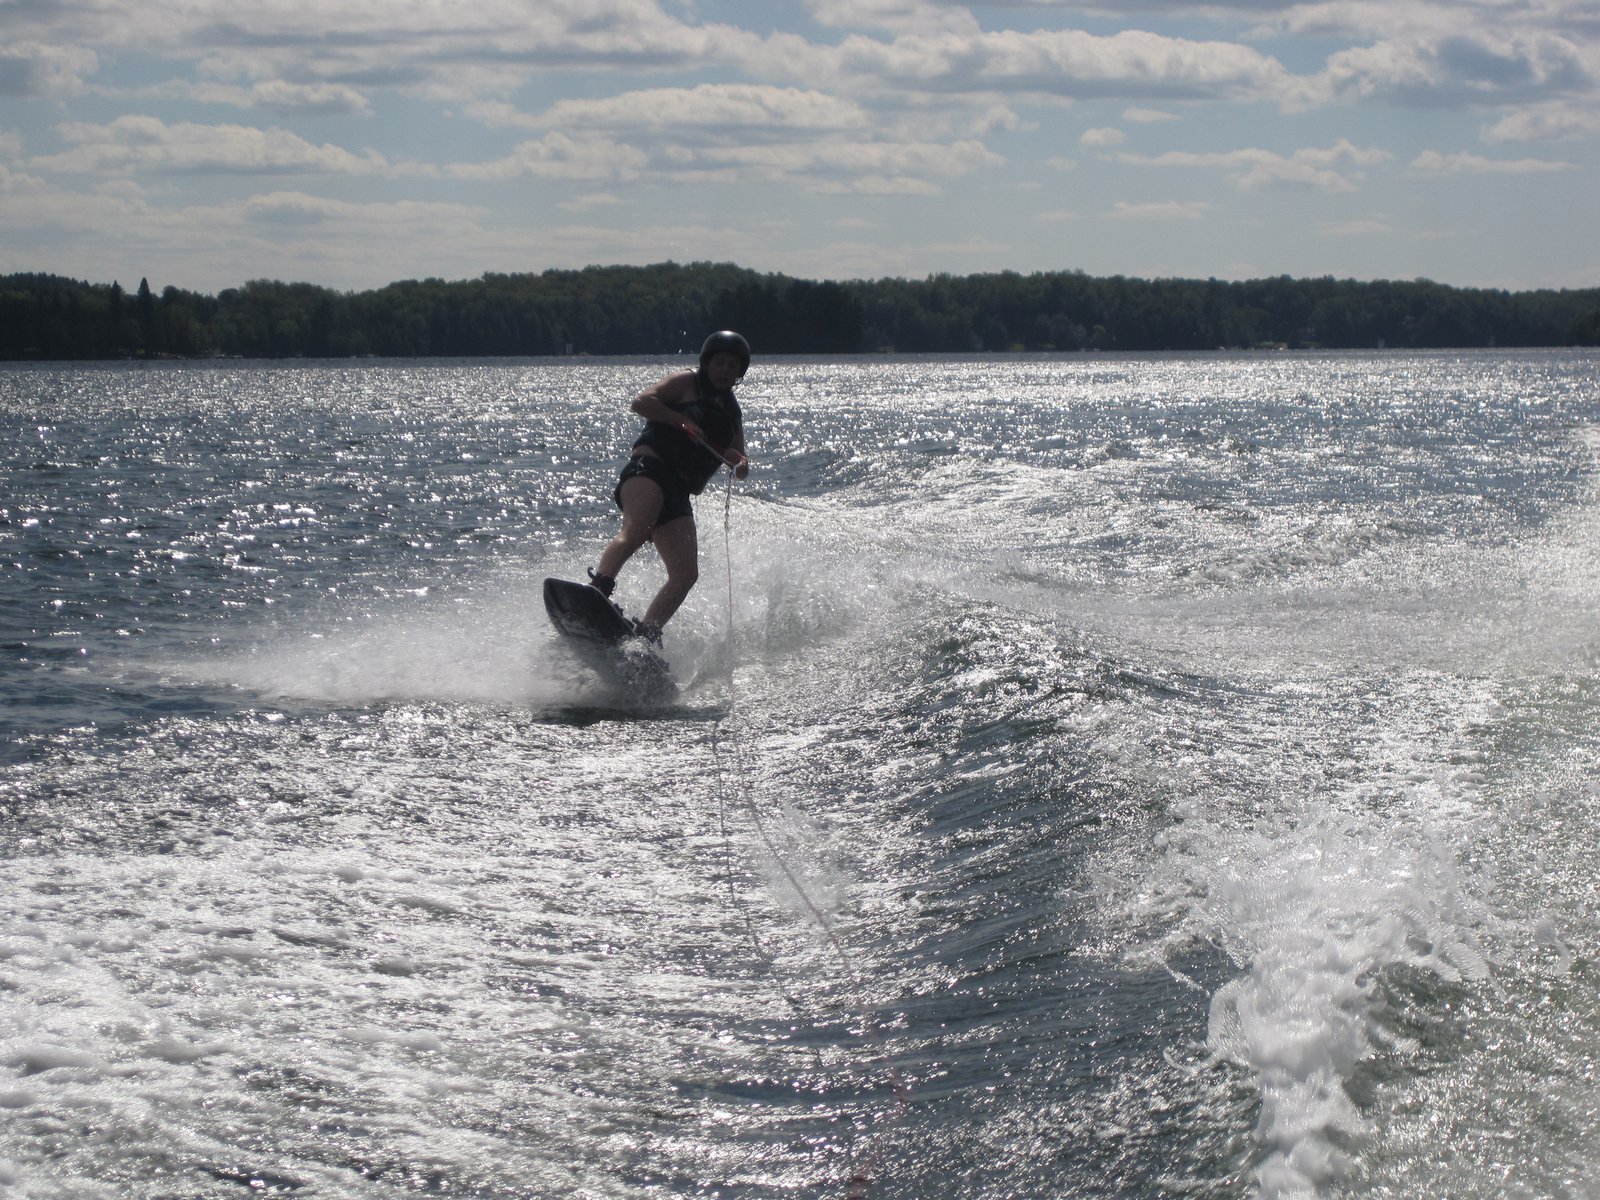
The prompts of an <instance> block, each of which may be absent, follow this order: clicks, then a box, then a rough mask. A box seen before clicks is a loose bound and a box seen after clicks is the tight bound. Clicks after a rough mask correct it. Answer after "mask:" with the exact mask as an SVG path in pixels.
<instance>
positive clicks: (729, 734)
mask: <svg viewBox="0 0 1600 1200" xmlns="http://www.w3.org/2000/svg"><path fill="white" fill-rule="evenodd" d="M698 440H701V441H702V444H706V445H707V448H708V449H711V448H712V447H710V445H709V444H708V443H704V441H703V439H698ZM733 479H734V476H733V471H732V469H731V468H730V469H729V471H728V486H727V490H726V491H725V493H724V495H723V502H722V542H723V554H722V558H723V567H724V572H725V581H724V582H725V588H726V595H727V635H726V636H727V642H726V646H725V656H726V659H727V664H728V678H727V688H728V707H727V712H726V714H725V715H724V716H723V717H722V718H721V719H719V720H718V721H717V722H716V723H715V725H714V726H713V727H712V729H713V732H712V757H713V759H714V761H715V762H716V764H717V772H716V778H717V818H718V822H719V824H720V826H721V830H722V845H723V855H724V859H725V875H726V878H727V881H728V896H729V900H730V902H731V903H733V904H734V905H735V906H736V907H738V909H739V910H740V912H741V913H742V914H743V916H744V923H745V929H746V930H747V932H748V933H749V935H750V940H751V943H752V945H753V946H754V948H755V952H756V956H757V957H758V958H759V959H761V960H762V961H764V962H765V963H766V964H767V965H768V967H769V968H770V969H772V970H773V972H774V973H776V971H777V963H776V961H775V959H774V958H773V956H772V955H770V954H768V953H767V951H766V950H765V949H764V948H763V947H762V945H761V939H760V937H759V935H758V934H757V933H756V929H755V924H754V922H753V921H752V919H751V916H750V912H749V909H748V906H747V905H745V904H744V903H743V902H742V901H741V900H740V898H739V894H738V890H737V888H736V887H735V885H734V852H733V838H732V834H731V832H730V826H729V820H728V809H729V806H730V800H731V799H734V798H736V799H737V800H738V801H739V802H740V803H741V804H742V807H743V809H744V812H745V813H746V815H747V816H748V817H749V820H750V827H751V828H752V829H753V830H754V831H755V833H756V837H757V838H758V839H759V841H760V842H761V845H762V846H763V847H764V848H765V849H766V852H767V854H768V855H770V856H771V859H772V861H773V863H774V864H776V866H777V868H778V870H779V872H780V873H781V874H782V876H783V879H784V881H785V882H786V883H787V884H788V885H789V887H790V888H791V889H792V890H793V892H794V894H795V896H797V897H798V898H799V900H800V904H801V907H802V908H804V910H805V912H806V914H807V915H808V916H809V917H810V919H811V921H812V922H813V923H814V924H815V925H816V927H817V930H818V931H819V932H820V934H821V935H822V939H823V940H824V941H825V942H826V943H827V945H828V947H829V949H830V950H831V951H832V952H833V955H834V957H835V958H836V959H837V960H838V963H839V967H840V970H841V972H842V973H843V977H844V980H845V982H846V984H847V985H848V986H849V989H850V992H851V995H852V1002H853V1004H854V1007H855V1009H856V1014H857V1017H858V1019H859V1021H860V1025H861V1033H862V1036H863V1037H864V1038H866V1039H867V1041H868V1042H870V1043H871V1045H872V1047H873V1050H874V1052H875V1057H876V1061H877V1065H878V1066H879V1067H880V1068H881V1069H882V1071H883V1073H884V1075H885V1077H886V1078H887V1079H888V1082H889V1086H890V1089H891V1090H892V1091H893V1093H894V1098H895V1114H896V1116H903V1115H904V1114H905V1112H906V1110H907V1108H908V1107H909V1105H910V1102H911V1092H910V1089H909V1088H908V1087H907V1086H906V1083H905V1080H904V1078H903V1076H902V1075H901V1072H900V1068H899V1066H898V1065H897V1064H896V1062H895V1060H894V1057H893V1055H892V1054H891V1053H890V1051H889V1049H888V1047H887V1046H886V1045H885V1043H884V1040H883V1036H882V1034H881V1032H880V1031H879V1029H878V1025H877V1022H876V1021H875V1020H874V1019H873V1016H872V1013H871V1012H870V1011H869V1009H868V1007H867V1004H866V1000H865V997H866V988H865V985H864V981H863V979H862V976H861V973H860V971H859V970H858V969H857V967H856V962H855V959H854V957H853V956H852V955H851V953H850V950H849V948H848V947H846V946H845V944H844V942H843V941H842V940H840V938H839V936H838V934H837V933H836V932H835V931H834V928H833V922H832V921H831V920H830V919H829V917H828V914H827V913H826V912H824V911H823V910H822V907H821V906H820V905H819V904H818V903H817V902H816V900H815V899H813V898H812V895H811V893H810V891H809V890H808V889H807V888H806V886H805V882H804V881H803V880H802V879H801V878H800V875H799V873H798V872H797V871H796V870H795V869H794V867H793V866H792V865H791V864H790V862H789V860H788V857H787V856H786V855H785V854H784V852H783V850H782V848H781V847H780V846H779V845H778V843H777V840H776V839H775V838H774V837H773V836H772V833H771V831H770V830H769V829H768V827H767V823H766V821H765V820H764V819H763V818H762V815H761V809H760V807H759V806H758V805H757V804H756V802H755V797H754V796H753V795H752V793H751V789H750V773H749V770H748V768H747V766H746V762H745V753H744V744H743V742H742V740H741V739H740V736H739V720H738V718H739V696H738V689H737V684H736V682H735V679H734V662H735V657H736V655H735V650H736V647H735V633H736V630H735V625H734V598H733ZM724 727H726V739H725V740H726V741H727V744H728V746H729V748H730V750H731V757H732V770H731V773H732V775H733V779H734V783H733V787H732V788H731V789H730V788H729V787H728V785H727V783H726V780H725V778H724V774H723V769H722V758H723V756H722V754H721V753H720V752H719V743H720V742H721V741H723V740H724V739H723V736H722V733H723V729H724ZM784 998H785V999H786V1000H787V1001H788V1003H789V1004H790V1006H791V1007H792V1008H795V1009H796V1010H797V1011H799V1012H801V1013H802V1015H807V1016H808V1019H812V1018H811V1017H810V1015H809V1014H805V1013H804V1009H803V1006H801V1005H800V1004H799V1003H798V1002H797V1001H796V1000H795V998H794V997H793V996H792V995H791V994H790V993H789V991H788V989H787V988H784ZM878 1158H879V1150H878V1148H877V1147H876V1146H871V1147H869V1149H868V1150H867V1151H866V1152H865V1153H864V1154H863V1153H860V1152H858V1153H857V1155H856V1161H855V1163H854V1164H853V1169H852V1170H851V1173H850V1177H849V1181H848V1182H849V1190H848V1192H847V1193H846V1200H867V1189H868V1187H869V1186H870V1184H871V1181H872V1177H873V1175H874V1174H876V1168H877V1163H878Z"/></svg>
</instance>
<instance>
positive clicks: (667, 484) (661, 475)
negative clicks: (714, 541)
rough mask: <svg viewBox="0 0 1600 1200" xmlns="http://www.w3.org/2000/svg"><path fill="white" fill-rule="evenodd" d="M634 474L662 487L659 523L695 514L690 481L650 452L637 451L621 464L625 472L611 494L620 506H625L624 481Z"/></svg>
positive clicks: (657, 519) (657, 522)
mask: <svg viewBox="0 0 1600 1200" xmlns="http://www.w3.org/2000/svg"><path fill="white" fill-rule="evenodd" d="M635 475H643V476H644V477H645V478H646V479H648V480H650V482H651V483H653V484H655V485H656V486H657V487H659V488H660V489H661V515H660V516H658V517H657V518H656V524H657V525H665V524H666V523H667V522H668V521H676V520H677V519H678V518H679V517H692V516H694V509H692V508H691V507H689V485H688V484H687V483H686V482H684V478H683V476H682V475H679V474H678V472H677V471H675V470H673V469H672V467H671V466H669V465H668V464H667V461H666V460H665V459H662V458H657V457H655V456H654V455H651V454H638V455H635V456H634V457H633V458H630V459H629V460H628V465H627V466H625V467H623V468H622V476H621V478H619V479H618V480H617V490H616V491H614V492H612V493H611V498H612V499H613V500H615V501H616V502H617V507H618V508H621V507H622V485H623V484H625V483H627V482H628V480H630V479H632V478H633V477H634V476H635Z"/></svg>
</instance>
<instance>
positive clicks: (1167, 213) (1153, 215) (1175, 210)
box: [1106, 200, 1212, 221]
mask: <svg viewBox="0 0 1600 1200" xmlns="http://www.w3.org/2000/svg"><path fill="white" fill-rule="evenodd" d="M1211 209H1212V205H1210V204H1207V203H1206V202H1205V201H1203V200H1158V201H1150V202H1146V203H1132V202H1130V201H1127V200H1118V201H1117V202H1116V203H1115V204H1113V205H1112V206H1111V211H1110V212H1109V213H1107V214H1106V215H1107V216H1109V217H1111V218H1112V219H1113V220H1117V221H1198V220H1200V219H1201V218H1202V217H1204V216H1205V215H1206V214H1207V213H1208V212H1210V211H1211Z"/></svg>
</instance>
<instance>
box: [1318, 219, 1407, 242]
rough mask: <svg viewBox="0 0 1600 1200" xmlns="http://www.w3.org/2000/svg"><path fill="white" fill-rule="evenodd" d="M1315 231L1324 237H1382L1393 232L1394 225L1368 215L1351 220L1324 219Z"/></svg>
mask: <svg viewBox="0 0 1600 1200" xmlns="http://www.w3.org/2000/svg"><path fill="white" fill-rule="evenodd" d="M1317 232H1318V233H1320V234H1322V235H1323V236H1324V237H1355V238H1365V237H1384V236H1387V235H1388V234H1391V233H1393V232H1394V227H1393V226H1392V225H1390V224H1389V223H1388V222H1387V221H1381V220H1378V219H1377V218H1375V217H1369V218H1365V219H1357V220H1353V221H1324V222H1322V223H1321V224H1320V225H1318V226H1317Z"/></svg>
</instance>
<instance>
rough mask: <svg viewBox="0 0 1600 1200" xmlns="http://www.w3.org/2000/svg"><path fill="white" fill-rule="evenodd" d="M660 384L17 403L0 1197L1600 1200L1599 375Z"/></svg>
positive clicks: (924, 377)
mask: <svg viewBox="0 0 1600 1200" xmlns="http://www.w3.org/2000/svg"><path fill="white" fill-rule="evenodd" d="M672 365H673V364H671V363H668V362H663V361H652V360H643V359H639V360H618V361H608V360H574V361H562V362H548V361H538V362H522V363H517V362H510V363H507V362H480V361H472V362H448V363H421V364H413V363H407V364H400V363H388V362H369V363H360V364H347V363H298V364H292V365H268V364H252V363H227V364H218V365H172V366H140V365H128V364H117V365H108V366H42V367H15V366H13V367H8V368H4V369H0V421H3V424H4V432H5V437H4V442H3V443H0V568H3V572H0V737H3V740H0V856H3V860H4V861H3V866H4V877H3V881H0V1193H6V1194H10V1193H14V1194H16V1195H19V1196H28V1197H35V1196H37V1197H63V1198H65V1197H74V1198H76V1197H108V1198H109V1197H118V1198H123V1197H149V1198H152V1200H154V1198H166V1197H206V1198H210V1197H224V1198H225V1197H234V1196H245V1195H252V1194H269V1195H296V1196H308V1197H310V1196H316V1197H336V1198H344V1197H351V1198H367V1197H388V1196H406V1195H414V1194H420V1195H434V1194H438V1195H459V1196H475V1197H495V1196H504V1197H569V1196H570V1197H581V1198H585V1200H588V1198H595V1200H599V1198H613V1197H615V1198H630V1200H642V1198H644V1197H729V1198H731V1197H745V1198H756V1197H760V1198H768V1197H772V1198H777V1197H813V1196H815V1197H839V1198H841V1200H843V1198H844V1197H846V1196H850V1195H853V1196H857V1197H863V1198H864V1197H895V1198H905V1200H945V1198H950V1200H967V1198H972V1200H1001V1198H1006V1200H1011V1198H1017V1197H1030V1198H1031V1197H1038V1198H1040V1200H1045V1198H1056V1197H1098V1196H1103V1197H1128V1196H1208V1197H1245V1196H1258V1195H1260V1196H1272V1197H1322V1196H1327V1197H1343V1196H1383V1197H1418V1198H1423V1197H1429V1198H1431V1197H1437V1196H1442V1195H1448V1196H1452V1197H1482V1198H1489V1197H1502V1196H1508V1195H1515V1196H1523V1197H1546V1196H1548V1197H1568V1196H1576V1195H1585V1194H1589V1193H1590V1192H1593V1191H1596V1190H1600V1178H1597V1172H1596V1170H1595V1168H1594V1167H1593V1165H1592V1164H1593V1163H1594V1162H1595V1161H1597V1157H1596V1151H1597V1150H1600V1146H1597V1144H1596V1137H1597V1135H1596V1130H1597V1129H1600V1120H1597V1112H1600V1099H1597V1092H1596V1088H1595V1073H1594V1072H1595V1069H1594V1062H1595V1058H1596V1051H1597V1050H1600V999H1597V982H1600V981H1597V978H1596V968H1595V966H1594V959H1595V955H1596V942H1597V934H1600V928H1597V919H1596V917H1595V914H1594V911H1593V907H1594V906H1593V891H1594V883H1593V881H1594V879H1595V878H1596V874H1597V871H1600V862H1597V861H1596V860H1597V857H1600V855H1597V853H1596V849H1595V847H1596V837H1595V834H1594V830H1595V828H1596V818H1597V816H1600V813H1597V809H1600V767H1597V765H1596V762H1597V760H1596V753H1595V751H1596V747H1597V745H1600V719H1597V717H1600V710H1597V707H1596V705H1597V701H1600V696H1597V685H1596V683H1595V668H1596V662H1597V660H1600V623H1597V612H1596V604H1595V596H1596V595H1597V594H1600V519H1597V517H1600V506H1597V496H1596V466H1597V450H1600V358H1597V357H1596V356H1595V355H1594V354H1592V353H1589V354H1564V353H1544V354H1512V353H1502V354H1478V355H1452V354H1438V355H1426V356H1414V355H1401V354H1382V355H1329V356H1316V355H1305V356H1301V355H1271V356H1259V357H1256V356H1225V355H1218V356H1204V357H1170V358H1169V357H1149V358H1129V359H1114V358H1100V357H1088V356H1072V357H1061V358H1040V359H1033V358H1018V359H1007V358H999V359H996V358H988V359H864V360H847V361H815V360H780V361H776V362H764V361H762V360H760V359H759V358H758V360H757V365H756V368H755V369H754V370H753V371H752V372H751V375H750V378H749V379H748V380H747V381H746V383H745V385H744V386H743V388H742V389H741V400H742V402H743V404H744V406H745V409H746V413H747V418H748V423H749V428H750V435H751V451H752V457H753V459H754V460H755V464H756V469H755V471H754V472H753V473H752V475H751V478H750V480H749V481H748V482H747V483H745V484H739V485H735V486H733V487H732V488H731V489H725V485H724V482H723V481H722V480H719V481H717V482H716V483H714V484H713V485H712V487H711V488H710V489H708V491H707V493H706V494H705V495H703V496H702V497H700V498H699V500H698V502H697V512H698V515H699V516H698V519H699V529H700V541H701V553H702V574H701V583H700V585H699V587H698V588H697V589H696V591H695V593H694V595H693V596H692V597H691V599H690V602H689V604H688V605H687V606H686V607H685V609H684V610H683V611H682V612H681V613H680V615H679V616H678V617H677V618H676V619H675V620H674V621H673V623H672V624H671V625H670V626H669V628H668V636H667V643H666V650H667V654H668V657H669V658H670V660H671V663H672V668H673V672H674V674H675V676H676V678H677V680H678V682H679V685H680V691H679V694H678V696H677V697H676V698H675V699H673V700H671V701H670V702H666V703H661V704H649V703H643V702H641V701H640V700H639V698H638V697H636V696H633V695H630V694H627V693H619V692H618V691H616V690H615V689H612V688H609V687H607V686H606V685H605V683H604V682H603V681H601V680H599V679H597V678H596V677H594V676H593V675H592V674H590V673H589V672H588V671H587V669H586V668H585V667H584V666H583V665H582V664H581V663H580V662H578V661H577V660H575V659H573V658H572V657H570V655H569V654H568V653H567V652H566V651H565V649H564V647H563V646H562V645H561V644H560V643H559V642H558V640H557V638H556V637H555V635H554V634H553V633H552V632H551V631H550V630H549V628H548V626H547V623H546V620H545V618H544V614H543V612H542V611H541V606H540V603H539V600H538V589H539V583H540V581H541V579H542V578H543V577H544V576H546V575H550V574H555V575H561V576H566V577H580V578H581V577H582V573H583V568H584V567H585V566H588V565H592V563H593V562H594V560H595V558H596V556H597V553H598V549H599V547H600V546H601V545H602V544H603V543H604V541H605V540H606V539H607V538H608V537H609V536H610V534H611V533H612V531H613V530H614V528H615V524H616V517H615V513H614V510H613V508H612V506H611V504H610V500H609V492H610V489H611V487H612V485H613V481H614V476H615V470H616V468H617V465H618V463H619V460H620V457H621V455H622V453H623V449H624V447H625V446H626V444H627V441H628V439H629V438H630V437H631V434H632V431H633V429H634V423H635V421H634V418H632V417H631V415H630V414H629V413H628V412H627V404H628V400H629V399H630V398H631V396H632V395H633V393H634V392H636V391H637V390H638V389H639V388H640V387H642V386H643V385H644V384H646V383H649V382H650V381H651V380H653V379H654V378H655V377H657V376H658V375H659V374H660V373H662V372H663V371H664V370H665V369H667V368H669V367H671V366H672ZM659 578H660V568H659V565H658V563H657V562H656V561H655V560H654V558H653V556H652V555H651V554H650V553H649V552H648V551H647V552H645V553H643V554H641V555H640V556H639V557H638V558H636V559H635V560H634V562H633V563H632V564H630V566H629V568H628V570H627V572H626V573H625V574H624V575H623V578H622V581H621V585H620V588H619V593H618V595H619V598H620V599H621V600H622V601H623V602H624V604H625V605H626V606H627V607H629V608H630V609H632V610H633V611H635V612H638V611H641V610H642V609H643V607H644V605H645V603H646V602H647V600H648V598H649V595H650V594H651V592H652V591H653V589H654V587H655V586H656V585H657V583H658V582H659ZM730 585H731V586H730Z"/></svg>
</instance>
